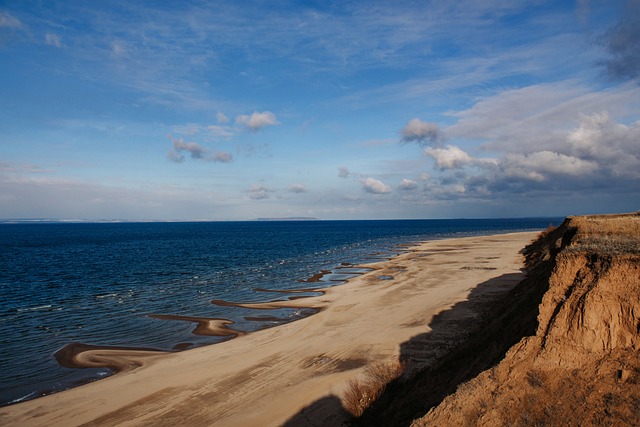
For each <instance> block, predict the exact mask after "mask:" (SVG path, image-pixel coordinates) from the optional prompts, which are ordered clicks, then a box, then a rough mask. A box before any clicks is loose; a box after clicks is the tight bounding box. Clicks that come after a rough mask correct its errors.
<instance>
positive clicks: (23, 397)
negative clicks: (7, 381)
mask: <svg viewBox="0 0 640 427" xmlns="http://www.w3.org/2000/svg"><path fill="white" fill-rule="evenodd" d="M37 394H38V392H37V391H32V392H31V393H29V394H26V395H24V396H22V397H18V398H17V399H13V400H12V401H10V402H9V403H19V402H22V401H23V400H28V399H31V398H32V397H35V396H36V395H37Z"/></svg>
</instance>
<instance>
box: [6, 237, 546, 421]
mask: <svg viewBox="0 0 640 427" xmlns="http://www.w3.org/2000/svg"><path fill="white" fill-rule="evenodd" d="M536 235H537V233H536V232H525V233H510V234H500V235H493V236H479V237H465V238H457V239H447V240H436V241H429V242H425V243H423V244H420V245H417V246H413V247H410V248H407V249H408V251H407V252H406V253H403V254H401V255H399V256H397V257H395V258H393V259H392V260H389V261H382V262H376V263H372V264H367V267H371V268H372V269H373V270H372V271H370V272H368V273H365V274H363V275H361V276H358V277H356V278H354V279H351V280H350V281H349V282H348V283H346V284H344V285H340V286H335V287H332V288H328V289H327V290H326V292H325V293H324V294H323V295H321V296H316V297H310V298H301V299H292V300H288V301H282V302H270V303H264V304H262V305H258V306H257V307H256V308H260V306H263V307H266V306H268V307H273V306H286V307H310V308H316V309H318V310H319V312H318V313H317V314H315V315H313V316H310V317H307V318H304V319H301V320H298V321H295V322H292V323H288V324H285V325H282V326H278V327H274V328H271V329H265V330H261V331H258V332H253V333H250V334H245V335H240V336H238V337H236V338H233V339H230V340H229V341H226V342H223V343H220V344H215V345H211V346H207V347H200V348H196V349H191V350H186V351H182V352H176V353H159V352H151V351H143V350H128V349H120V350H102V349H88V350H87V351H84V352H82V353H80V354H79V355H78V359H79V362H78V363H80V364H85V365H91V363H102V362H103V361H104V360H112V361H113V365H114V366H118V367H119V368H120V369H122V372H120V373H118V374H116V375H114V376H111V377H109V378H106V379H104V380H100V381H97V382H94V383H90V384H87V385H84V386H81V387H77V388H74V389H71V390H67V391H64V392H61V393H57V394H53V395H50V396H46V397H43V398H39V399H36V400H33V401H28V402H24V403H20V404H16V405H12V406H8V407H4V408H0V424H2V425H4V426H14V425H15V426H18V425H19V426H56V425H59V426H77V425H85V424H86V425H123V426H127V425H155V426H157V425H160V426H162V425H167V426H169V425H171V426H173V425H216V426H277V425H283V424H286V423H287V422H290V423H291V424H292V425H301V424H306V425H339V424H340V423H341V422H342V421H343V419H344V418H343V417H344V414H343V412H342V411H341V399H342V397H343V395H344V392H345V390H346V388H347V384H348V382H349V381H350V380H353V379H357V378H359V377H361V376H362V375H363V373H364V372H365V369H366V367H367V366H370V365H372V364H375V363H379V362H389V361H393V360H397V359H398V358H400V359H401V360H403V361H404V362H405V363H406V364H407V366H408V367H409V368H412V367H414V368H415V367H416V366H420V365H425V364H429V363H430V362H431V361H432V360H434V358H436V357H438V356H439V355H440V354H442V353H443V352H446V351H447V349H448V348H449V347H450V346H451V345H453V343H455V342H456V340H457V339H459V338H460V337H461V336H463V335H464V331H465V330H466V329H468V328H469V326H470V325H472V324H473V321H474V318H475V317H477V316H478V311H479V310H481V307H480V304H472V305H470V306H469V307H467V308H466V309H454V310H451V308H452V307H454V306H455V305H456V304H457V303H460V302H462V301H465V300H467V299H468V298H469V296H470V294H471V293H472V292H473V295H474V299H475V300H476V301H483V299H484V300H490V299H491V298H492V297H496V296H499V295H502V294H503V293H504V292H507V291H508V290H509V289H511V288H512V287H513V286H515V285H516V284H517V283H518V282H519V281H520V280H521V279H522V277H523V274H522V273H521V268H522V255H521V254H520V253H519V251H520V250H521V249H522V248H523V247H524V246H525V245H526V244H528V243H529V242H530V241H531V240H533V239H534V238H535V236H536ZM234 303H239V304H240V303H241V302H234ZM245 306H251V304H248V305H245ZM458 306H459V304H458ZM438 314H446V316H444V317H445V318H446V321H440V322H437V325H436V323H434V322H433V320H434V317H435V316H437V315H438ZM441 317H442V316H441ZM186 320H188V319H186ZM194 322H196V320H194ZM199 326H201V327H204V326H206V325H199ZM210 326H211V327H213V328H220V329H223V330H224V328H225V326H226V325H224V324H218V325H210ZM436 344H437V345H436Z"/></svg>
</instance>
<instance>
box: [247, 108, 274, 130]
mask: <svg viewBox="0 0 640 427" xmlns="http://www.w3.org/2000/svg"><path fill="white" fill-rule="evenodd" d="M236 123H237V124H240V125H244V126H246V127H248V128H249V129H251V130H252V131H254V132H257V131H259V130H260V129H262V128H263V127H266V126H274V125H277V124H279V123H278V120H277V119H276V115H275V114H273V113H272V112H271V111H264V112H262V113H258V112H254V113H253V114H251V115H250V116H249V115H246V114H242V115H240V116H238V117H236Z"/></svg>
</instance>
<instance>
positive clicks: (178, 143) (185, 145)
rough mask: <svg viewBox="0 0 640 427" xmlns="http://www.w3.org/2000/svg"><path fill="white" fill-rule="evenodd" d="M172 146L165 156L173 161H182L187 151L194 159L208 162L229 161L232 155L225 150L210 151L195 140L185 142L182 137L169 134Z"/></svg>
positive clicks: (231, 159)
mask: <svg viewBox="0 0 640 427" xmlns="http://www.w3.org/2000/svg"><path fill="white" fill-rule="evenodd" d="M169 139H171V142H172V144H173V148H172V149H171V150H169V153H168V154H167V157H168V158H169V160H171V161H172V162H175V163H182V162H184V160H185V153H188V154H189V155H190V156H191V158H192V159H194V160H207V161H210V162H220V163H229V162H231V161H233V155H232V154H231V153H228V152H225V151H216V152H213V153H211V152H210V151H209V150H208V149H206V148H205V147H203V146H202V145H200V144H198V143H197V142H187V141H185V140H184V139H182V138H174V137H172V136H171V135H169Z"/></svg>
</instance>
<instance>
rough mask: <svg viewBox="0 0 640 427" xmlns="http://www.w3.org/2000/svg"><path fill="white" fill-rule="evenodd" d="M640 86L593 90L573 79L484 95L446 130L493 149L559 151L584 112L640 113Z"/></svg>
mask: <svg viewBox="0 0 640 427" xmlns="http://www.w3.org/2000/svg"><path fill="white" fill-rule="evenodd" d="M639 99H640V87H638V86H634V85H621V86H617V87H614V88H610V89H606V90H602V91H595V92H594V91H593V90H592V89H591V88H587V87H584V86H581V85H578V84H576V83H575V82H571V81H564V82H559V83H553V84H540V85H533V86H528V87H525V88H521V89H513V90H507V91H503V92H501V93H498V94H497V95H493V96H490V97H486V98H482V99H480V100H479V101H478V102H477V103H476V104H475V105H474V106H473V107H471V108H469V109H467V110H463V111H459V112H454V113H451V114H450V115H451V116H452V117H455V118H457V122H456V123H455V124H453V125H451V126H449V127H447V128H446V132H447V136H448V137H449V138H452V139H456V138H465V139H475V140H480V141H482V142H483V147H484V148H485V149H487V150H499V151H509V152H516V153H523V152H533V151H540V150H550V151H558V149H557V147H558V145H562V144H565V143H566V140H565V138H566V135H567V132H568V131H570V130H572V129H573V128H575V126H576V125H578V124H579V119H580V117H581V115H591V114H595V113H599V112H601V111H608V112H609V113H610V114H613V115H617V116H621V117H624V116H628V115H629V114H635V113H634V111H637V108H639V107H640V103H638V100H639Z"/></svg>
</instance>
